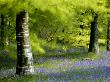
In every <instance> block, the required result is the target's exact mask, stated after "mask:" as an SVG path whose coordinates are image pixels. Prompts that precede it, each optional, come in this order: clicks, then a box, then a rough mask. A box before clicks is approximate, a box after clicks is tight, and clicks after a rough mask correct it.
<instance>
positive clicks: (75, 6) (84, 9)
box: [0, 0, 109, 53]
mask: <svg viewBox="0 0 110 82" xmlns="http://www.w3.org/2000/svg"><path fill="white" fill-rule="evenodd" d="M108 4H109V2H107V0H89V1H88V0H0V13H1V14H4V15H8V16H9V22H10V25H9V28H8V30H7V31H8V32H7V36H8V37H9V39H10V41H11V43H14V42H15V41H16V40H15V39H16V38H15V35H16V34H15V33H16V32H15V26H16V20H15V18H16V17H15V16H16V14H17V13H18V12H19V11H21V10H23V9H26V10H28V12H29V14H30V18H29V28H30V34H31V44H32V50H33V51H36V52H38V53H45V49H44V48H43V47H42V46H45V45H47V46H48V45H50V46H51V47H50V48H55V46H56V48H58V46H70V45H72V46H76V47H79V46H84V47H88V45H89V37H90V26H91V22H92V21H93V16H94V14H95V13H97V14H98V17H99V18H98V27H99V44H102V43H103V45H105V39H106V29H107V24H108V23H107V21H108V20H107V18H108V15H107V12H108V11H109V7H107V5H108ZM100 39H102V40H103V41H102V40H100ZM14 44H15V43H14Z"/></svg>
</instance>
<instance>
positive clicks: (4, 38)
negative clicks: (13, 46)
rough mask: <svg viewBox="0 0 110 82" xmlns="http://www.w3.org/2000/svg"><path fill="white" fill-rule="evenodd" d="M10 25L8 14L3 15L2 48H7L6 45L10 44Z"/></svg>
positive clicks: (0, 42)
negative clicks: (8, 33)
mask: <svg viewBox="0 0 110 82" xmlns="http://www.w3.org/2000/svg"><path fill="white" fill-rule="evenodd" d="M8 26H9V20H8V15H3V14H2V15H1V34H0V35H1V36H0V38H1V41H0V44H1V46H2V49H4V48H5V46H6V45H8V35H7V32H8Z"/></svg>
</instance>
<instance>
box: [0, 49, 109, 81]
mask: <svg viewBox="0 0 110 82" xmlns="http://www.w3.org/2000/svg"><path fill="white" fill-rule="evenodd" d="M73 50H74V49H73ZM79 51H80V52H81V53H80V55H79V56H78V53H75V55H76V56H71V55H73V54H71V53H73V51H72V50H70V52H68V51H66V52H62V51H59V50H54V51H52V52H51V51H47V53H48V55H49V54H52V53H54V54H56V56H53V55H49V56H42V57H38V58H35V59H34V65H35V75H32V76H21V77H20V76H17V75H15V64H16V63H15V60H11V59H7V60H5V61H4V60H3V59H0V62H1V63H2V67H1V68H0V82H110V53H108V52H106V51H100V53H99V55H97V57H96V56H94V57H92V56H89V54H88V55H85V56H84V54H86V53H85V52H86V51H84V52H83V51H81V50H79ZM79 51H78V52H79ZM61 53H64V54H65V53H67V54H69V55H64V54H61ZM81 55H82V57H80V56H81Z"/></svg>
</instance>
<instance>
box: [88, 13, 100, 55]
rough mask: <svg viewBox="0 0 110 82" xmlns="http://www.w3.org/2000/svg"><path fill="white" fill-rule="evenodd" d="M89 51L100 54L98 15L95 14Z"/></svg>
mask: <svg viewBox="0 0 110 82" xmlns="http://www.w3.org/2000/svg"><path fill="white" fill-rule="evenodd" d="M88 52H93V53H96V54H98V52H99V49H98V15H97V14H95V16H94V20H93V22H91V33H90V44H89V50H88Z"/></svg>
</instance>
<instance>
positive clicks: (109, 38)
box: [107, 15, 110, 51]
mask: <svg viewBox="0 0 110 82" xmlns="http://www.w3.org/2000/svg"><path fill="white" fill-rule="evenodd" d="M109 16H110V15H109ZM107 51H110V17H108V28H107Z"/></svg>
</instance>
